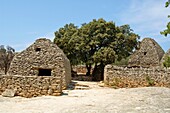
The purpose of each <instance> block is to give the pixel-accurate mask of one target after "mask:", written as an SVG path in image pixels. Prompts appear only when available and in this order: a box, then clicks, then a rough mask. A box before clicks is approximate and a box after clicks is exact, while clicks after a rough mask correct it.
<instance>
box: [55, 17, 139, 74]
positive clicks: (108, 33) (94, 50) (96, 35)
mask: <svg viewBox="0 0 170 113" xmlns="http://www.w3.org/2000/svg"><path fill="white" fill-rule="evenodd" d="M64 28H65V27H64ZM61 29H63V28H61ZM71 31H72V30H71ZM58 32H60V29H59V31H56V32H55V36H56V37H55V39H54V42H55V43H56V44H57V45H58V46H59V47H61V49H63V48H64V52H66V54H67V55H68V53H67V52H72V53H75V55H73V57H69V58H73V59H76V60H78V62H80V61H81V62H82V63H84V64H86V68H87V70H88V71H87V75H90V70H91V66H92V65H93V64H95V68H94V71H93V76H97V74H101V75H100V76H102V74H103V71H104V66H105V65H107V64H110V63H113V62H115V60H121V59H122V58H126V57H127V56H129V55H130V54H131V53H132V52H133V50H134V48H135V47H137V44H138V39H139V36H138V35H136V34H135V33H133V31H132V30H131V29H130V26H129V25H123V26H120V27H119V26H116V25H115V23H113V22H106V21H105V20H104V19H98V20H95V19H94V20H93V21H91V22H89V23H87V24H83V25H82V26H81V27H80V28H79V29H78V28H77V27H76V30H75V32H74V33H72V34H71V35H69V36H67V35H66V34H67V32H70V31H65V32H64V35H62V36H61V35H60V36H61V37H60V36H58ZM66 39H69V40H68V41H65V42H64V44H66V46H63V44H62V43H63V40H66ZM57 40H59V41H57ZM67 44H68V45H69V47H70V48H69V49H68V47H67V46H68V45H67ZM60 45H62V46H60ZM65 49H68V51H65ZM71 61H72V60H71ZM98 69H99V70H100V71H99V70H98ZM97 72H99V73H97Z"/></svg>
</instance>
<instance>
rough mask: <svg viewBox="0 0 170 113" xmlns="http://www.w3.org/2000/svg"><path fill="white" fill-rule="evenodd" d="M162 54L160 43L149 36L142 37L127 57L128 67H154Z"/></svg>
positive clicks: (158, 62) (158, 63)
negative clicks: (132, 52)
mask: <svg viewBox="0 0 170 113" xmlns="http://www.w3.org/2000/svg"><path fill="white" fill-rule="evenodd" d="M163 55H164V51H163V49H162V48H161V47H160V45H159V44H158V43H157V42H156V41H155V40H153V39H151V38H144V39H143V40H142V42H141V44H140V48H139V50H137V51H136V52H135V53H134V54H133V55H131V56H130V59H129V67H146V68H149V67H156V66H160V65H161V64H160V61H161V59H162V56H163Z"/></svg>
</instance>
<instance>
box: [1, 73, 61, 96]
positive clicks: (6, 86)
mask: <svg viewBox="0 0 170 113" xmlns="http://www.w3.org/2000/svg"><path fill="white" fill-rule="evenodd" d="M9 92H15V94H12V95H15V96H22V97H26V98H30V97H36V96H41V95H52V96H59V95H61V93H62V80H61V78H60V77H46V76H21V75H14V76H9V75H2V76H0V95H1V94H2V95H4V96H11V94H8V93H9ZM5 93H7V94H5Z"/></svg>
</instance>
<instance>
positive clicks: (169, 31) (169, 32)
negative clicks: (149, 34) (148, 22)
mask: <svg viewBox="0 0 170 113" xmlns="http://www.w3.org/2000/svg"><path fill="white" fill-rule="evenodd" d="M169 5H170V0H168V1H167V2H166V3H165V7H169ZM168 18H170V15H168ZM161 34H163V35H165V36H167V35H168V34H170V22H168V24H167V29H165V30H164V31H162V32H161Z"/></svg>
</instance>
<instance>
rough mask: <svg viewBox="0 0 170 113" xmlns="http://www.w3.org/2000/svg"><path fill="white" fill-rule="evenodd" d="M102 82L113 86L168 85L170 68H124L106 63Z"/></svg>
mask: <svg viewBox="0 0 170 113" xmlns="http://www.w3.org/2000/svg"><path fill="white" fill-rule="evenodd" d="M104 82H105V84H106V85H109V86H113V87H121V88H123V87H146V86H165V87H170V69H165V68H124V67H117V66H113V65H107V66H106V67H105V72H104Z"/></svg>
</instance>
